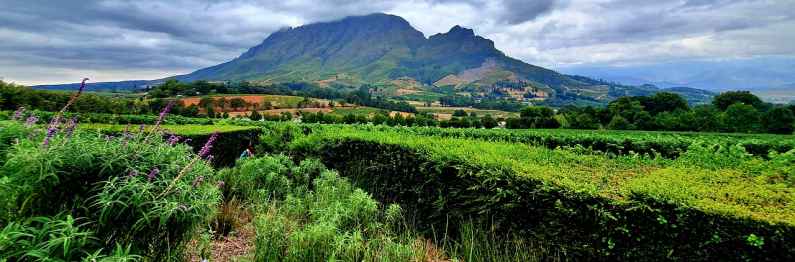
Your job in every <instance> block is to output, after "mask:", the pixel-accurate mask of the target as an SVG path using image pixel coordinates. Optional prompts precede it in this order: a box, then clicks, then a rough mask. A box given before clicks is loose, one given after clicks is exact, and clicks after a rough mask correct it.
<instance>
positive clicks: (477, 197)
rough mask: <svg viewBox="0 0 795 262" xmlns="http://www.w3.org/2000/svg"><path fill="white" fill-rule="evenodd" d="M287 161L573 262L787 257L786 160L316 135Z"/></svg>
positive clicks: (421, 221)
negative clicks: (544, 246) (309, 163)
mask: <svg viewBox="0 0 795 262" xmlns="http://www.w3.org/2000/svg"><path fill="white" fill-rule="evenodd" d="M697 148H703V149H699V150H696V149H697ZM290 152H292V153H293V154H295V155H301V156H317V157H320V158H321V159H322V160H323V162H324V163H326V164H327V165H330V166H331V167H334V168H336V169H338V170H339V171H340V172H341V173H342V174H344V175H345V176H347V177H350V178H351V179H352V181H354V182H355V183H356V184H357V185H359V186H361V187H362V188H365V189H367V190H368V191H369V192H371V193H372V194H373V195H374V196H375V197H376V198H377V199H379V200H381V201H383V202H385V203H395V202H397V203H400V204H401V205H404V207H405V208H406V210H413V213H412V214H413V218H409V219H410V220H411V219H414V220H416V221H418V222H417V225H420V226H422V225H425V226H424V227H421V228H422V229H424V230H426V231H433V230H432V228H436V229H438V228H446V227H445V226H444V225H446V224H449V225H451V231H452V232H457V230H456V229H455V228H458V226H456V225H460V223H459V222H457V221H461V220H466V219H467V218H476V220H475V221H478V222H481V221H486V222H481V223H487V224H488V223H493V224H492V226H494V227H495V228H496V230H498V232H520V234H521V235H522V236H524V237H530V236H532V237H533V238H536V239H539V238H540V239H543V240H546V241H554V242H555V243H559V245H561V248H563V249H565V250H566V251H565V252H566V254H567V256H569V257H573V258H577V257H580V258H585V257H591V256H594V255H597V256H604V257H608V258H614V259H628V260H637V259H652V260H658V259H675V260H676V259H685V260H724V259H727V260H735V259H737V258H741V259H774V260H789V259H792V254H795V253H794V252H795V247H793V246H792V245H791V243H793V242H792V241H793V239H792V236H794V235H795V234H793V233H795V213H792V210H791V209H788V208H782V207H786V206H791V205H792V203H795V198H793V197H792V196H793V195H795V194H793V193H795V192H793V191H792V188H791V186H789V185H787V184H786V183H783V182H782V181H781V180H779V178H780V176H781V173H779V172H778V171H775V170H780V168H788V167H789V166H791V163H789V164H787V163H788V162H787V161H789V160H783V159H782V161H778V160H776V161H764V160H762V159H759V158H757V157H753V156H749V155H747V154H746V153H744V149H743V147H741V146H734V147H731V149H730V150H729V151H722V150H718V151H713V150H711V149H710V146H694V148H693V151H692V152H691V151H688V152H687V153H686V154H685V156H684V157H681V158H679V159H676V160H666V159H663V158H648V157H643V156H638V155H628V156H620V157H614V158H608V157H605V156H600V155H592V154H583V153H582V151H580V150H579V149H576V148H572V149H545V148H538V147H526V146H522V145H517V144H510V143H501V142H486V141H481V140H468V139H455V138H442V137H438V136H422V135H417V134H412V133H410V132H403V131H397V129H387V128H384V129H383V130H379V129H377V128H376V127H373V128H370V129H369V130H366V129H363V128H361V129H360V128H348V127H342V126H337V127H330V126H322V127H321V126H318V127H317V128H314V129H313V130H312V132H311V133H310V134H309V135H307V136H304V137H302V138H299V139H297V140H294V141H293V142H292V143H291V146H290ZM705 153H710V154H705ZM788 154H791V153H788ZM715 156H720V157H715ZM776 159H778V157H776ZM374 174H377V175H374ZM785 176H786V175H785ZM771 199H775V200H772V201H771ZM473 216H474V217H473ZM431 226H433V227H432V228H429V227H431ZM716 228H717V229H716ZM749 234H754V235H755V236H758V237H759V239H764V243H763V244H762V245H761V248H760V247H759V244H758V243H759V242H758V241H756V242H751V243H752V245H751V244H749V243H748V242H747V241H746V239H747V238H748V236H749ZM681 239H687V241H678V240H681Z"/></svg>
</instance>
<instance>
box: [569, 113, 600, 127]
mask: <svg viewBox="0 0 795 262" xmlns="http://www.w3.org/2000/svg"><path fill="white" fill-rule="evenodd" d="M573 116H574V117H573V118H569V127H571V128H574V129H597V128H599V123H597V122H596V120H595V119H594V117H593V116H591V114H588V113H579V114H576V115H573Z"/></svg>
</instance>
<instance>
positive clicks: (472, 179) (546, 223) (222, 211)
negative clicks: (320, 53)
mask: <svg viewBox="0 0 795 262" xmlns="http://www.w3.org/2000/svg"><path fill="white" fill-rule="evenodd" d="M169 118H171V117H167V118H165V119H164V122H168V121H169V120H168V119H169ZM22 122H23V121H22V120H21V119H18V120H16V121H13V120H12V121H4V122H0V142H2V143H3V146H2V147H0V151H2V152H4V158H3V161H4V163H7V164H6V165H5V166H4V167H3V170H4V172H3V174H4V175H3V179H2V180H0V181H2V186H3V187H4V188H7V189H8V191H6V192H7V193H5V194H4V195H3V199H4V201H5V202H4V203H6V204H5V206H4V211H3V214H4V215H3V217H2V221H6V222H5V223H9V224H7V226H6V228H5V229H4V230H5V231H8V232H11V231H13V232H17V231H19V230H26V231H25V232H31V233H32V232H35V230H46V229H47V228H50V227H54V224H53V223H59V224H63V223H67V224H68V225H70V226H72V227H76V230H78V231H77V233H80V234H83V236H84V237H85V239H86V242H85V243H82V242H81V244H80V245H75V246H70V248H69V250H67V253H66V254H67V255H68V256H66V258H73V257H81V255H79V254H80V253H79V252H82V251H86V252H94V251H97V252H98V253H97V256H99V257H114V256H119V257H127V258H133V259H138V258H148V259H167V258H166V257H162V256H167V257H170V258H168V259H177V258H181V257H206V256H211V254H213V252H215V254H216V256H220V255H219V254H218V252H216V251H214V250H213V247H214V246H218V245H220V244H214V243H216V242H219V241H220V242H222V241H227V240H226V239H236V240H235V241H242V242H248V243H250V244H249V245H247V246H249V248H248V249H241V250H236V251H235V252H236V253H237V254H239V255H240V258H244V259H253V260H258V261H270V260H271V259H274V258H276V257H279V256H281V255H283V254H289V255H287V257H284V258H283V259H284V260H307V259H308V260H318V259H320V258H323V257H328V256H330V255H331V254H337V255H335V256H339V257H342V258H343V260H380V259H385V258H389V259H394V260H397V261H410V260H420V261H429V260H440V259H442V260H443V259H451V258H457V259H463V260H471V259H474V258H485V259H484V260H496V261H500V260H505V259H509V260H549V259H552V260H555V259H561V258H563V257H567V258H581V259H585V258H589V257H590V258H592V257H604V258H613V259H628V260H634V259H637V258H639V257H644V258H659V259H663V258H673V259H685V260H701V259H708V260H711V259H717V260H722V259H730V260H731V259H733V258H737V257H743V258H749V259H753V258H765V259H783V260H787V259H791V258H792V255H793V254H795V253H793V252H795V246H792V244H791V243H793V242H792V241H793V240H795V239H791V237H792V236H793V235H795V191H793V186H794V185H795V170H793V169H792V168H793V166H795V165H793V161H795V158H793V152H795V151H793V150H792V148H793V145H795V139H793V137H792V136H791V135H764V134H722V133H689V132H678V133H677V132H642V131H582V130H563V129H556V130H543V129H537V130H504V129H492V130H490V129H449V128H437V127H389V126H384V125H323V124H295V123H287V122H283V123H279V122H251V121H248V122H246V121H243V122H240V121H226V122H224V123H220V122H219V123H210V124H201V125H190V124H178V125H175V124H162V125H157V124H148V125H142V126H138V125H129V124H102V123H92V124H80V125H78V126H77V128H76V131H74V134H73V135H68V134H66V133H65V132H66V130H67V129H68V127H63V129H61V130H62V131H61V132H58V133H56V134H55V135H54V136H52V138H50V139H51V142H49V143H50V144H51V146H49V147H42V146H41V142H40V141H42V140H44V139H47V137H48V132H46V131H47V130H46V125H35V124H34V125H28V124H23V123H22ZM222 122H223V121H222ZM141 127H143V128H142V129H141ZM97 134H102V135H99V136H98V135H97ZM153 135H154V136H153ZM173 137H178V138H173ZM211 137H214V138H211ZM172 139H176V140H175V141H171V140H172ZM208 140H210V141H211V142H214V145H213V146H211V148H210V149H208V150H203V149H202V148H205V147H206V144H207V143H208ZM247 147H253V148H254V149H255V150H254V151H255V152H256V156H255V157H253V158H249V159H246V160H238V161H237V163H235V159H236V158H237V157H238V155H239V153H240V152H241V151H244V150H245V149H246V148H247ZM200 149H201V150H200ZM86 150H88V151H86ZM130 150H135V152H136V153H133V152H134V151H130ZM752 150H756V152H754V154H749V152H750V151H752ZM80 152H84V153H80ZM88 152H90V153H88ZM110 152H113V153H110ZM139 152H140V153H144V154H143V155H140V154H139ZM145 152H152V153H145ZM155 152H158V153H155ZM165 152H170V153H167V154H170V156H169V157H171V158H174V159H177V158H179V159H188V160H190V159H194V158H196V157H199V156H202V155H204V156H202V158H201V159H204V158H206V156H207V155H212V156H214V157H212V158H210V159H206V160H200V161H199V163H195V161H188V162H184V160H180V161H183V162H179V161H177V162H173V164H168V163H171V162H168V161H166V162H159V161H165V160H160V159H162V157H164V156H160V154H163V153H165ZM768 152H770V153H768ZM86 153H87V154H86ZM74 154H85V155H83V157H81V158H74V161H77V160H78V159H86V160H85V161H94V164H92V165H90V166H86V167H85V168H91V166H96V167H97V168H99V167H100V166H103V165H110V166H112V167H113V168H120V169H118V170H117V171H110V170H109V171H97V172H101V174H103V175H101V176H99V177H93V178H91V179H95V181H105V182H102V183H99V184H96V185H97V186H101V187H96V188H91V187H88V188H86V189H85V190H86V191H84V192H86V193H79V194H81V195H71V194H76V193H67V192H63V193H59V194H66V195H60V196H62V198H63V196H67V197H65V198H63V202H59V203H61V204H59V205H61V206H63V207H66V206H74V205H77V206H84V205H88V206H86V208H87V209H86V211H85V212H78V213H74V212H66V213H64V212H63V211H58V210H53V211H47V212H45V211H43V210H39V209H34V208H39V207H37V206H35V205H34V206H28V205H24V206H17V204H14V203H19V202H18V201H22V200H23V198H22V197H23V196H24V195H26V194H28V192H33V191H26V190H34V188H36V187H41V186H44V185H46V187H45V188H59V187H74V185H73V184H68V183H72V182H69V181H70V178H69V176H70V175H71V174H73V173H72V172H71V171H69V170H70V167H71V166H73V165H74V164H70V163H71V161H72V160H69V159H72V157H71V156H73V155H74ZM103 154H108V156H107V157H104V156H102V155H103ZM139 155H140V156H141V157H145V158H143V159H139ZM31 156H33V158H30V157H31ZM111 156H112V157H111ZM150 158H151V159H150ZM37 159H38V160H37ZM45 159H49V160H57V162H48V161H45V162H35V161H44V160H45ZM89 159H94V160H89ZM102 159H104V160H102ZM112 159H122V160H123V161H125V162H119V163H127V164H124V165H122V166H118V167H117V164H113V163H114V162H107V161H116V160H112ZM124 159H126V160H124ZM31 161H34V162H31ZM96 161H99V162H96ZM103 161H104V162H103ZM169 161H171V160H169ZM34 163H39V164H35V165H37V166H41V165H44V166H48V167H47V169H45V170H43V171H35V170H30V169H26V168H24V167H25V166H30V165H33V164H34ZM51 165H52V166H51ZM185 166H190V169H189V170H190V171H189V172H190V173H189V174H188V175H182V173H184V171H181V170H185ZM154 167H157V168H158V170H159V171H158V175H157V176H156V178H155V179H154V180H149V179H148V178H146V176H145V175H141V176H142V178H137V176H133V177H134V178H133V179H132V180H130V179H129V178H128V179H126V180H125V179H124V177H127V175H123V176H120V177H117V176H115V175H113V174H114V173H121V174H127V173H130V172H132V171H135V172H137V173H140V174H147V173H152V172H151V170H153V168H154ZM85 168H84V169H83V170H86V171H82V172H89V173H90V172H94V171H88V170H90V169H85ZM48 170H51V171H48ZM59 170H60V171H59ZM98 170H100V169H98ZM114 170H116V169H114ZM131 170H132V171H131ZM290 170H292V171H290ZM31 172H33V173H31ZM34 174H35V176H34V177H49V176H55V177H58V178H59V180H57V181H53V182H48V183H47V184H41V183H44V182H43V180H26V179H23V178H24V177H29V176H31V175H34ZM290 174H292V175H290ZM74 175H77V174H74ZM199 177H201V181H202V182H200V183H201V184H202V185H206V187H205V186H202V188H206V189H202V190H200V191H196V192H195V193H194V194H196V195H191V196H177V195H174V197H178V198H174V199H173V200H169V199H164V201H173V202H163V203H162V204H157V203H154V202H153V203H152V204H146V203H149V202H141V203H140V206H136V207H135V209H129V210H130V211H129V212H133V213H129V216H130V218H129V219H132V220H129V219H128V220H126V221H130V222H121V221H120V220H118V219H119V218H112V217H104V216H102V215H99V216H98V214H102V212H103V211H102V210H103V209H108V208H118V207H116V206H115V205H114V204H112V202H107V203H106V202H96V201H100V200H101V201H113V200H112V199H109V198H107V197H110V196H113V197H116V198H118V197H122V198H124V199H126V198H130V197H135V196H134V195H126V194H132V192H129V191H124V190H127V189H126V188H128V187H145V188H147V189H145V190H147V191H146V192H151V193H150V194H152V195H153V196H157V195H162V194H166V195H171V194H170V193H164V192H169V191H171V189H169V185H170V184H174V183H177V184H176V185H180V183H184V184H183V185H185V186H188V187H190V186H191V185H192V184H193V185H196V181H199ZM161 178H162V179H163V181H164V182H163V183H162V184H159V183H158V182H156V181H160V180H159V179H161ZM20 183H23V184H24V185H25V186H24V187H19V188H15V189H12V188H14V187H12V186H13V185H18V184H20ZM148 184H150V186H147V185H148ZM219 184H223V185H224V186H223V187H218V186H217V185H219ZM34 185H35V186H36V187H33V186H34ZM211 185H214V186H213V187H212V188H214V189H211V188H210V186H211ZM311 185H314V186H311ZM330 188H338V189H341V190H332V191H330ZM42 192H45V191H42ZM47 192H49V191H47ZM53 192H56V191H53ZM92 194H98V195H92ZM181 194H182V193H181ZM51 197H55V195H41V197H40V198H37V200H35V201H51V200H48V199H49V198H51ZM185 197H188V198H185ZM189 199H195V200H189ZM91 201H94V202H91ZM142 201H143V200H142ZM184 201H194V202H184ZM195 201H203V202H195ZM296 201H299V202H296ZM31 203H36V202H31ZM168 203H173V205H179V204H180V203H181V204H182V205H186V206H187V207H188V208H191V206H190V205H195V207H196V208H194V209H192V210H195V212H198V213H191V214H189V213H184V215H190V216H191V217H194V218H192V219H195V220H186V219H187V218H182V216H183V213H170V215H169V213H163V214H148V213H135V212H140V211H135V210H147V209H149V208H155V207H157V205H171V204H168ZM299 203H300V204H299ZM135 204H136V205H139V204H137V203H135ZM152 205H154V206H152ZM91 206H96V208H100V209H96V210H95V209H92V208H93V207H91ZM199 206H203V207H208V208H211V209H201V208H198V207H199ZM332 206H333V207H336V208H335V209H324V208H327V207H332ZM164 207H165V206H164ZM124 210H127V209H124ZM151 210H161V211H158V212H167V210H166V209H151ZM212 210H217V211H212ZM311 210H326V211H324V212H326V213H322V214H320V213H315V212H314V211H311ZM192 212H193V211H192ZM354 214H355V215H354ZM151 215H160V216H166V217H170V218H168V219H167V220H165V221H166V222H164V223H166V224H164V225H162V226H166V227H168V228H179V230H180V231H171V233H169V234H170V236H169V237H167V238H166V236H157V235H145V234H143V233H141V231H137V230H132V231H129V234H128V235H126V237H124V238H125V239H127V240H124V241H121V242H119V240H118V239H119V238H118V237H116V236H114V235H113V233H110V231H107V230H108V229H107V228H103V227H101V226H100V225H102V224H104V223H118V225H120V226H119V227H118V228H117V229H123V228H124V226H123V225H124V223H135V221H136V219H138V220H137V221H138V222H137V223H142V222H141V221H145V220H146V219H148V216H151ZM34 217H38V218H37V219H38V220H31V219H32V218H34ZM44 217H46V218H47V219H49V220H47V221H48V222H36V221H43V220H41V219H43V218H44ZM245 217H249V219H243V218H245ZM300 217H308V218H309V219H308V220H303V219H298V218H300ZM75 218H78V220H84V221H86V222H91V223H94V224H95V225H94V226H91V225H83V224H82V223H77V222H74V221H73V220H74V219H75ZM343 218H344V219H343ZM70 219H71V220H70ZM114 219H115V220H114ZM142 219H143V220H142ZM340 219H342V220H340ZM112 221H116V222H112ZM202 221H208V222H202ZM345 221H348V222H345ZM69 223H71V224H69ZM202 223H207V225H209V226H210V228H211V229H212V230H209V231H208V230H207V229H206V228H207V227H206V226H205V227H202V226H199V225H201V224H202ZM351 223H353V224H351ZM177 225H179V227H177ZM158 227H159V226H158V225H154V224H152V225H151V228H152V229H153V230H157V228H158ZM286 228H292V229H293V230H290V231H285V230H286ZM321 228H322V230H321ZM715 228H720V230H717V231H716V230H715ZM441 229H444V230H441ZM14 230H16V231H14ZM318 230H321V231H318ZM373 230H375V231H373ZM5 231H4V232H5ZM239 232H250V233H247V234H243V235H240V236H242V237H237V235H236V234H240V233H239ZM444 232H448V233H444ZM340 235H342V236H345V237H346V238H350V239H349V240H342V239H340V238H339V236H340ZM2 236H4V237H11V236H16V238H13V241H17V242H18V241H26V242H25V243H31V244H30V245H29V246H27V248H19V247H18V246H15V247H14V248H10V246H3V244H2V242H0V252H5V253H0V254H4V255H5V256H10V257H12V258H15V257H21V256H23V255H24V254H33V253H30V252H44V253H47V252H56V250H57V252H61V251H60V250H61V248H58V249H53V248H50V249H48V248H46V247H45V246H40V245H38V244H36V241H50V242H51V241H55V240H54V239H49V240H48V238H47V237H45V236H42V237H33V238H27V237H21V235H2ZM175 236H179V237H175ZM75 237H76V236H75ZM309 237H311V239H313V240H311V241H313V242H310V243H315V244H309V245H311V246H307V242H300V241H298V240H297V239H305V238H309ZM462 237H468V238H469V239H470V240H471V241H470V242H466V241H465V242H462V241H461V239H462ZM683 237H687V238H688V241H687V242H681V241H674V240H675V239H680V238H683ZM37 239H42V240H37ZM167 239H168V240H167ZM89 240H90V241H89ZM174 241H176V242H174ZM468 241H469V240H468ZM114 242H115V243H117V244H119V243H121V244H122V246H119V248H121V249H113V247H114V246H113V245H111V244H110V243H114ZM145 242H146V243H151V244H142V243H145ZM187 242H191V243H200V245H198V244H197V245H190V248H188V247H187V246H185V244H184V243H187ZM321 243H333V244H328V245H326V244H323V245H320V244H321ZM474 243H477V244H474ZM662 243H665V244H662ZM161 244H162V245H168V246H170V247H168V248H166V247H164V246H163V247H160V246H158V245H161ZM243 246H246V245H243ZM102 247H108V248H104V249H101V250H100V248H102ZM527 247H532V248H527ZM26 250H27V251H26ZM114 250H115V251H114ZM155 250H168V252H167V253H166V255H163V253H158V252H156V251H155ZM299 250H300V251H299ZM343 250H347V251H344V252H346V253H340V252H343ZM9 252H11V253H9ZM26 252H27V253H26ZM70 252H71V253H70ZM15 254H16V255H15ZM47 254H53V253H47ZM377 258H378V259H377Z"/></svg>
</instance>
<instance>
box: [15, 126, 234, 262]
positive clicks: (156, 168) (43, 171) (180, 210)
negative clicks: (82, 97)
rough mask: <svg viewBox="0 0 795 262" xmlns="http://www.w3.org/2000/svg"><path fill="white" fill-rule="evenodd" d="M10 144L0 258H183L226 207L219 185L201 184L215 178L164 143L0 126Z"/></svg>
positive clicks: (180, 150) (200, 164)
mask: <svg viewBox="0 0 795 262" xmlns="http://www.w3.org/2000/svg"><path fill="white" fill-rule="evenodd" d="M48 128H49V129H52V128H53V126H52V125H51V126H49V127H48ZM20 130H22V131H20ZM48 133H50V132H48ZM19 134H23V135H22V136H21V137H20V135H19ZM45 136H48V138H49V139H50V140H49V146H46V147H44V146H42V145H41V141H42V140H43V139H45ZM4 137H5V138H7V137H14V139H10V140H9V139H5V140H2V141H0V142H2V143H3V144H2V145H3V147H5V148H7V149H6V150H5V151H6V154H5V155H4V158H5V160H6V161H5V162H4V164H3V165H2V167H0V188H2V189H3V190H2V191H0V203H2V205H0V221H5V222H6V223H7V224H6V226H5V228H4V229H3V231H2V233H0V257H5V258H8V259H10V260H11V261H16V260H28V259H29V257H31V256H38V257H47V258H48V259H50V260H55V261H58V260H64V261H74V260H81V259H84V258H86V259H88V258H91V259H100V258H103V257H104V258H108V257H115V258H114V259H121V260H124V259H136V258H143V257H146V258H147V259H152V260H172V259H179V258H180V257H181V256H182V254H183V253H184V252H182V250H183V249H184V247H185V243H187V241H188V240H190V239H191V238H192V236H193V234H194V232H195V229H196V228H197V227H198V226H199V225H204V224H206V223H207V220H208V218H209V217H210V215H211V214H213V213H214V211H215V208H216V205H217V203H218V202H219V201H220V191H219V190H218V188H217V185H216V184H215V183H213V182H209V183H197V181H201V180H203V179H206V180H208V181H213V180H214V176H215V175H214V171H213V169H212V168H211V167H210V166H209V165H208V164H207V163H206V162H205V161H204V160H202V161H198V162H196V161H193V158H194V155H193V154H192V153H191V152H190V149H189V148H188V147H187V146H185V145H170V144H168V143H166V142H165V141H162V139H160V136H153V139H150V140H148V141H147V140H146V139H145V137H144V135H132V134H124V135H122V136H120V137H107V136H105V135H101V134H98V133H94V132H84V131H79V130H78V131H77V132H75V133H74V134H73V135H72V134H66V133H62V132H59V133H56V134H50V135H48V134H47V133H45V132H44V130H42V129H39V127H37V126H35V125H34V126H30V127H24V126H22V125H21V124H19V123H16V122H4V123H2V124H0V138H4ZM45 141H47V140H45ZM192 162H193V163H192ZM186 166H190V168H189V169H187V171H185V175H184V176H183V177H182V178H180V179H176V178H177V177H178V174H179V173H180V172H181V171H183V170H186V169H185V167H186ZM169 187H173V189H171V190H167V189H168V188H169ZM47 221H50V222H47ZM53 221H54V222H53ZM31 232H41V233H31ZM57 232H62V233H57ZM39 234H43V235H45V236H46V238H42V237H38V235H39ZM20 241H22V242H24V243H30V244H29V245H27V246H25V245H20V244H19V243H18V242H20ZM59 241H60V242H59ZM20 252H22V253H20ZM125 254H126V255H125ZM138 255H140V257H138Z"/></svg>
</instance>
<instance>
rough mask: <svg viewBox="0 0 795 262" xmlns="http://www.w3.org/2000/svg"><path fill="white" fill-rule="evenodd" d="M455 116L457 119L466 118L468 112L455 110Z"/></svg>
mask: <svg viewBox="0 0 795 262" xmlns="http://www.w3.org/2000/svg"><path fill="white" fill-rule="evenodd" d="M453 116H455V117H464V116H467V112H466V111H464V110H463V109H458V110H455V111H454V112H453Z"/></svg>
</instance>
